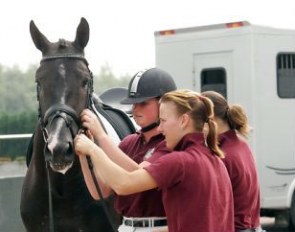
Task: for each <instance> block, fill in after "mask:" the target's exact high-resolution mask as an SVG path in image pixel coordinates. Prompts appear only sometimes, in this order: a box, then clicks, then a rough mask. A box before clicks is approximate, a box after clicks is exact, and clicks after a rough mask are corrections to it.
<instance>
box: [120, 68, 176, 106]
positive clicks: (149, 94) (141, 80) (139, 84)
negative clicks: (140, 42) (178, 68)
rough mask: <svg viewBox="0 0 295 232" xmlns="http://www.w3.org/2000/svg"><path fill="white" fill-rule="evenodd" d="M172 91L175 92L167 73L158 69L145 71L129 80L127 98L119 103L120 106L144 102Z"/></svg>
mask: <svg viewBox="0 0 295 232" xmlns="http://www.w3.org/2000/svg"><path fill="white" fill-rule="evenodd" d="M173 90H176V85H175V82H174V80H173V78H172V77H171V75H170V74H169V73H167V72H165V71H163V70H161V69H158V68H151V69H145V70H142V71H139V72H138V73H136V74H135V75H134V77H133V78H132V79H131V81H130V83H129V86H128V96H127V97H126V98H125V99H123V100H122V101H121V104H135V103H140V102H144V101H146V100H149V99H152V98H156V97H161V96H162V95H164V94H165V93H167V92H170V91H173Z"/></svg>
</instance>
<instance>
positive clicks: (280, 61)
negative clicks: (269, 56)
mask: <svg viewBox="0 0 295 232" xmlns="http://www.w3.org/2000/svg"><path fill="white" fill-rule="evenodd" d="M277 91H278V95H279V97H280V98H295V53H280V54H278V56H277Z"/></svg>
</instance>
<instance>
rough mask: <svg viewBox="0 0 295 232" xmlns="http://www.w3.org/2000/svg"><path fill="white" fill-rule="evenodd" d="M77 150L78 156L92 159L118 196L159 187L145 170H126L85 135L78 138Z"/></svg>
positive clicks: (76, 142) (97, 170)
mask: <svg viewBox="0 0 295 232" xmlns="http://www.w3.org/2000/svg"><path fill="white" fill-rule="evenodd" d="M75 150H76V153H77V155H89V156H90V157H91V159H92V162H93V164H94V168H95V171H96V172H97V173H99V175H100V176H101V178H102V179H103V180H104V181H105V182H106V184H107V185H109V186H110V187H111V188H112V189H113V190H114V191H115V192H116V193H117V194H118V195H129V194H132V193H137V192H142V191H145V190H149V189H153V188H156V187H157V183H156V181H155V180H154V178H153V177H152V176H151V175H150V174H149V173H148V172H147V171H146V170H145V169H137V170H135V171H126V170H124V169H123V168H122V167H120V166H119V165H117V164H116V163H114V162H113V161H112V160H111V159H110V158H109V157H108V156H107V155H106V154H105V152H104V151H103V150H102V149H101V148H99V147H98V146H97V145H96V144H95V143H93V142H92V141H91V140H90V139H88V138H87V137H86V136H85V135H82V134H81V135H77V136H76V138H75Z"/></svg>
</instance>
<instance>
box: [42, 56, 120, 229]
mask: <svg viewBox="0 0 295 232" xmlns="http://www.w3.org/2000/svg"><path fill="white" fill-rule="evenodd" d="M54 59H80V60H82V61H84V62H85V63H86V65H87V68H88V70H89V73H90V81H89V82H88V88H87V102H86V106H85V107H86V108H89V109H90V110H92V111H95V110H94V109H93V107H94V106H93V105H94V104H93V101H92V93H93V75H92V72H91V71H90V69H89V67H88V62H87V60H86V59H85V57H84V56H83V55H77V54H62V55H54V56H44V57H43V58H42V60H41V62H46V61H50V60H54ZM39 96H40V94H39V89H38V88H37V100H38V102H39V108H38V118H39V121H40V126H41V130H42V134H43V138H44V142H45V146H46V144H47V143H48V141H47V140H48V131H47V129H46V126H47V125H48V124H49V123H51V122H52V121H53V120H54V119H55V118H57V117H61V118H63V119H64V121H65V122H66V125H67V127H68V128H69V130H70V132H71V135H72V138H74V137H75V135H76V133H75V132H74V130H73V128H72V124H73V123H75V124H76V125H77V128H78V131H82V132H85V131H84V130H83V128H81V121H80V117H79V115H77V113H76V111H75V110H74V109H73V108H71V107H69V106H67V105H65V104H55V105H53V106H51V107H49V108H48V109H47V111H46V112H45V113H44V117H42V112H41V105H40V97H39ZM96 115H97V114H96ZM67 116H69V117H67ZM97 117H98V118H99V116H98V115H97ZM99 120H100V119H99ZM44 158H45V157H44ZM86 158H87V163H88V167H89V169H90V172H91V176H92V178H93V182H94V185H95V187H96V190H97V192H98V194H99V197H100V199H101V201H102V206H103V208H104V211H105V214H106V216H107V218H108V221H109V223H110V225H111V227H112V230H113V231H114V232H115V231H117V230H116V228H115V226H114V222H113V221H112V218H111V216H110V212H109V210H108V208H107V203H106V201H105V198H104V196H103V194H102V191H101V188H100V186H99V184H98V181H97V179H96V176H95V173H94V170H93V164H92V161H91V159H90V157H88V156H86ZM45 163H46V170H47V182H48V205H49V231H50V232H54V217H53V204H52V195H51V192H52V188H51V182H50V172H49V166H50V165H49V161H48V160H46V158H45Z"/></svg>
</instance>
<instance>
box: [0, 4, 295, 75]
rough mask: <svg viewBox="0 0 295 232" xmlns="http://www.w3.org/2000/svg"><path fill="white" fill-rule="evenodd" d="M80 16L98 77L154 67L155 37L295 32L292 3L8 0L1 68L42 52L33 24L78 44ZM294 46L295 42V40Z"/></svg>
mask: <svg viewBox="0 0 295 232" xmlns="http://www.w3.org/2000/svg"><path fill="white" fill-rule="evenodd" d="M81 17H84V18H86V20H87V21H88V23H89V26H90V39H89V43H88V45H87V47H86V48H85V56H86V58H87V60H88V62H89V64H90V69H91V70H92V71H93V72H94V73H96V72H98V71H99V69H100V67H101V66H102V65H106V64H108V65H109V66H110V67H111V69H112V70H113V72H114V73H115V75H116V76H120V75H125V74H130V75H133V74H135V73H136V72H137V71H139V70H141V69H143V68H149V67H153V66H155V41H154V32H155V31H159V30H164V29H175V28H183V27H194V26H204V25H210V24H219V23H227V22H234V21H243V20H247V21H249V22H250V23H252V24H257V25H262V26H269V27H276V28H285V29H295V1H294V0H281V1H277V0H255V1H254V0H247V1H245V0H244V1H240V0H80V1H77V0H47V1H44V0H9V1H2V2H1V7H0V64H2V65H5V66H8V67H13V66H14V65H18V66H19V67H20V68H22V69H26V68H27V67H28V66H29V65H30V64H38V63H39V61H40V59H41V53H40V51H39V50H37V49H36V48H35V46H34V44H33V42H32V39H31V36H30V33H29V23H30V20H34V22H35V24H36V25H37V27H38V28H39V30H40V31H41V32H42V33H43V34H44V35H45V36H46V37H47V38H48V39H49V40H50V41H51V42H56V41H57V40H58V39H59V38H64V39H66V40H70V41H72V40H74V38H75V35H76V29H77V26H78V24H79V22H80V19H81ZM294 42H295V41H294Z"/></svg>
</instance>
